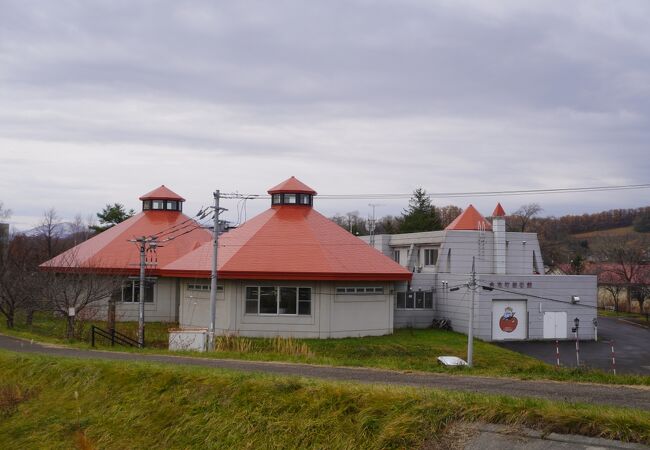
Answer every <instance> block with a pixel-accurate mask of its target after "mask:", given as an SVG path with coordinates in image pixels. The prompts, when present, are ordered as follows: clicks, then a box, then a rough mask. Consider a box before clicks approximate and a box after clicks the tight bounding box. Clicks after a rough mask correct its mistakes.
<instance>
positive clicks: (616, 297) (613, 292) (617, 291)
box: [598, 282, 625, 312]
mask: <svg viewBox="0 0 650 450" xmlns="http://www.w3.org/2000/svg"><path fill="white" fill-rule="evenodd" d="M598 284H599V285H600V287H602V288H603V289H604V290H605V292H607V293H609V295H610V296H611V297H612V301H613V302H614V311H616V312H619V311H620V306H619V303H620V300H621V294H622V293H623V291H625V287H624V286H621V285H620V284H600V282H599V283H598Z"/></svg>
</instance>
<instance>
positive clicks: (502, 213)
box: [492, 203, 506, 217]
mask: <svg viewBox="0 0 650 450" xmlns="http://www.w3.org/2000/svg"><path fill="white" fill-rule="evenodd" d="M505 215H506V212H505V211H504V209H503V206H501V203H497V206H496V208H494V211H492V217H505Z"/></svg>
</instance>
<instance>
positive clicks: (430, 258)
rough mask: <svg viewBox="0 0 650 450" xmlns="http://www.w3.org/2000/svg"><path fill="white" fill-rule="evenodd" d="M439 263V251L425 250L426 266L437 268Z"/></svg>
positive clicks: (434, 249) (433, 249)
mask: <svg viewBox="0 0 650 450" xmlns="http://www.w3.org/2000/svg"><path fill="white" fill-rule="evenodd" d="M437 262H438V249H436V248H426V249H424V265H425V266H435V265H436V263H437Z"/></svg>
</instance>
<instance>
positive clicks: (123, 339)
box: [90, 325, 143, 348]
mask: <svg viewBox="0 0 650 450" xmlns="http://www.w3.org/2000/svg"><path fill="white" fill-rule="evenodd" d="M95 335H97V336H99V337H102V338H104V339H107V340H108V341H110V343H111V346H114V345H115V344H118V345H124V346H127V347H138V348H142V347H143V346H142V345H140V343H139V342H138V341H136V340H135V339H133V338H130V337H129V336H127V335H125V334H122V333H120V332H118V331H115V330H104V329H102V328H99V327H96V326H95V325H92V326H91V327H90V343H91V345H92V346H93V347H94V346H95Z"/></svg>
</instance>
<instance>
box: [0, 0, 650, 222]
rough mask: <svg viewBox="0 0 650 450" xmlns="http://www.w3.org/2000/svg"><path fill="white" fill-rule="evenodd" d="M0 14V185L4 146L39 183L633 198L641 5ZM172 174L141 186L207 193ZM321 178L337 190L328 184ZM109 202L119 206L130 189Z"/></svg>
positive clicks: (72, 9) (648, 59)
mask: <svg viewBox="0 0 650 450" xmlns="http://www.w3.org/2000/svg"><path fill="white" fill-rule="evenodd" d="M0 10H1V11H2V14H0V138H1V139H3V141H2V146H0V161H1V162H2V164H3V170H7V169H5V168H7V167H19V165H20V162H19V160H17V159H16V157H15V156H14V159H12V160H11V161H10V160H9V158H8V157H9V156H10V154H12V152H13V151H14V150H13V149H12V147H13V145H14V144H21V145H18V147H19V148H21V149H33V150H34V151H35V152H38V151H48V149H50V148H57V149H65V150H59V151H65V152H66V155H65V156H62V157H61V161H53V162H52V163H51V164H52V165H54V167H58V166H57V164H62V165H65V162H66V161H69V160H72V159H73V158H76V159H79V154H80V152H86V154H88V155H90V154H92V155H99V154H102V153H117V154H122V152H125V151H126V150H124V149H125V148H128V149H129V150H128V156H129V157H130V158H129V159H130V164H131V166H132V167H134V170H137V169H138V168H139V169H140V170H142V168H143V167H146V165H147V163H148V162H149V161H150V160H151V159H152V158H155V157H156V156H155V155H156V154H157V153H158V154H160V153H164V154H165V155H166V158H168V160H174V161H176V160H181V159H182V160H185V161H187V162H188V164H190V165H192V164H194V165H203V166H204V165H206V164H208V163H209V164H216V163H217V162H219V163H220V164H223V165H225V166H227V167H228V168H229V170H230V173H229V174H226V175H225V178H224V182H228V183H230V184H233V185H235V184H237V183H240V184H242V186H246V187H247V188H249V189H255V190H257V191H261V190H263V189H264V188H265V187H267V186H265V185H263V184H261V183H263V181H261V178H264V179H265V180H266V179H267V178H268V173H269V172H271V173H277V174H278V177H279V178H281V175H279V174H285V173H286V172H288V171H292V172H295V173H289V174H288V175H292V174H295V175H300V173H298V172H297V171H299V170H300V171H302V172H303V173H305V174H306V175H307V176H313V177H314V179H315V180H316V181H317V182H318V181H320V182H321V183H323V184H324V187H322V188H321V187H319V189H318V190H319V191H322V192H335V191H336V190H337V189H338V190H354V191H357V192H360V191H367V192H370V191H375V192H377V191H388V190H391V191H405V190H408V189H410V188H412V187H414V186H417V185H423V186H425V187H428V188H429V189H432V190H439V191H442V190H446V191H454V190H455V191H459V190H465V189H470V188H471V189H472V190H481V189H483V190H485V189H489V188H491V187H495V188H497V187H498V188H500V189H504V188H509V187H510V188H517V187H531V188H535V187H548V186H558V185H562V186H572V185H590V184H607V183H614V182H616V183H627V182H644V181H648V179H647V177H648V173H650V161H649V160H648V158H647V157H646V156H645V155H646V153H647V143H648V138H649V136H648V133H649V131H648V130H650V128H649V127H648V125H649V123H648V117H649V115H650V105H649V103H648V98H649V96H648V94H649V93H650V89H649V88H648V86H649V85H650V83H649V81H650V67H648V66H649V65H650V31H649V30H650V27H648V17H649V14H648V13H649V12H650V9H649V6H648V5H647V3H646V2H644V1H636V2H635V1H629V2H625V4H621V3H618V4H611V3H608V2H604V1H602V2H593V1H575V2H559V1H558V2H548V1H538V2H517V1H514V2H513V1H501V2H485V1H479V0H477V1H461V0H455V1H439V2H430V1H406V0H403V1H376V2H369V1H331V2H298V1H277V2H275V1H274V2H263V1H260V2H247V1H242V2H202V1H180V2H179V1H140V2H131V1H100V2H92V3H89V2H84V1H72V0H65V1H57V2H48V1H40V2H22V1H6V0H4V1H3V0H0ZM81 149H84V150H81ZM25 151H27V150H25ZM29 161H31V164H32V167H33V168H34V172H35V175H34V176H36V177H39V179H41V180H46V181H45V182H44V183H42V184H41V183H36V184H35V186H37V187H35V189H36V191H30V190H28V189H23V192H24V195H23V198H26V197H25V196H30V202H36V200H35V198H36V197H38V195H39V193H41V192H43V191H45V190H46V189H47V184H48V183H49V182H52V183H64V181H63V180H62V179H61V178H56V179H54V180H53V179H52V177H50V176H49V175H48V174H47V170H48V167H43V165H39V164H38V158H37V157H33V158H31V159H30V160H29ZM118 163H119V161H112V162H111V164H112V165H111V167H113V168H114V170H119V164H118ZM75 167H78V168H79V169H81V170H83V168H84V167H88V168H87V169H86V170H91V168H90V166H84V163H83V161H82V162H80V163H78V164H75ZM240 167H241V168H242V169H239V168H240ZM172 169H173V168H167V169H166V170H165V171H164V172H163V173H161V174H160V175H161V176H163V175H165V176H167V177H174V176H177V177H179V179H180V180H183V181H182V182H183V183H187V184H188V185H192V186H197V189H198V186H201V188H204V189H207V190H208V192H209V189H210V183H208V182H204V181H200V182H198V183H195V184H190V183H189V182H187V181H185V180H188V179H189V178H188V175H185V174H184V173H183V172H179V173H176V174H175V173H174V171H173V170H172ZM196 170H197V171H199V172H200V173H202V174H204V176H208V175H209V173H210V172H209V171H207V169H206V168H205V167H199V168H198V169H196ZM237 171H239V173H237V175H238V176H239V178H236V177H235V172H237ZM332 171H335V172H336V173H338V174H339V177H340V178H341V179H347V180H346V181H342V182H338V183H335V184H328V183H331V176H327V175H325V173H331V172H332ZM256 173H260V174H263V175H264V177H261V176H260V175H255V174H256ZM11 179H12V183H14V184H16V183H20V182H21V181H20V179H18V178H13V177H12V178H11ZM150 179H151V181H152V182H153V181H154V177H153V176H152V177H151V178H150ZM274 179H275V178H274ZM605 181H606V182H607V183H604V182H605ZM5 183H7V182H5ZM70 183H72V185H73V186H74V185H75V181H74V179H73V178H70ZM77 183H80V181H77ZM125 183H126V184H125V186H124V187H123V188H120V190H119V192H127V191H129V190H130V189H134V190H136V191H137V189H140V188H141V186H140V185H138V186H137V187H136V186H135V185H134V182H133V181H125ZM256 183H260V184H256ZM2 186H3V190H5V189H6V191H5V192H9V193H13V192H16V191H15V190H12V189H15V188H12V187H11V186H8V185H6V184H3V185H2ZM328 186H330V187H329V188H328ZM242 188H243V187H242ZM104 189H106V188H104ZM101 192H103V194H102V195H103V197H102V198H104V197H105V198H110V193H107V192H106V190H104V191H101ZM93 194H97V195H98V196H99V191H97V192H93ZM16 195H18V197H20V195H22V194H16ZM56 195H61V196H63V195H65V194H64V193H63V192H58V191H57V192H56ZM611 198H614V197H611ZM627 198H629V199H630V202H634V201H636V202H637V203H638V202H642V201H643V195H641V194H638V193H629V197H627ZM2 200H4V201H5V202H7V200H5V199H2ZM90 200H91V199H90V198H88V201H90ZM25 201H26V200H25ZM84 201H86V200H84ZM548 201H549V202H555V204H557V205H558V208H561V207H564V206H562V202H561V201H558V200H554V199H552V198H549V200H548ZM72 203H73V202H71V204H70V206H69V208H73V207H74V205H73V204H72ZM581 204H583V205H591V204H590V203H589V202H587V201H585V202H582V201H581ZM595 204H598V201H596V202H595V203H594V205H595ZM84 205H87V204H84ZM602 205H603V207H606V206H609V205H606V204H605V203H604V201H603V203H602ZM11 206H12V208H13V209H14V210H16V209H17V208H16V207H15V206H14V205H11ZM361 206H363V205H361ZM84 207H88V206H84ZM590 207H591V206H590ZM594 207H596V206H594ZM339 209H340V208H339ZM353 209H362V207H360V206H359V205H356V207H354V208H353ZM547 210H548V208H547Z"/></svg>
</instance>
